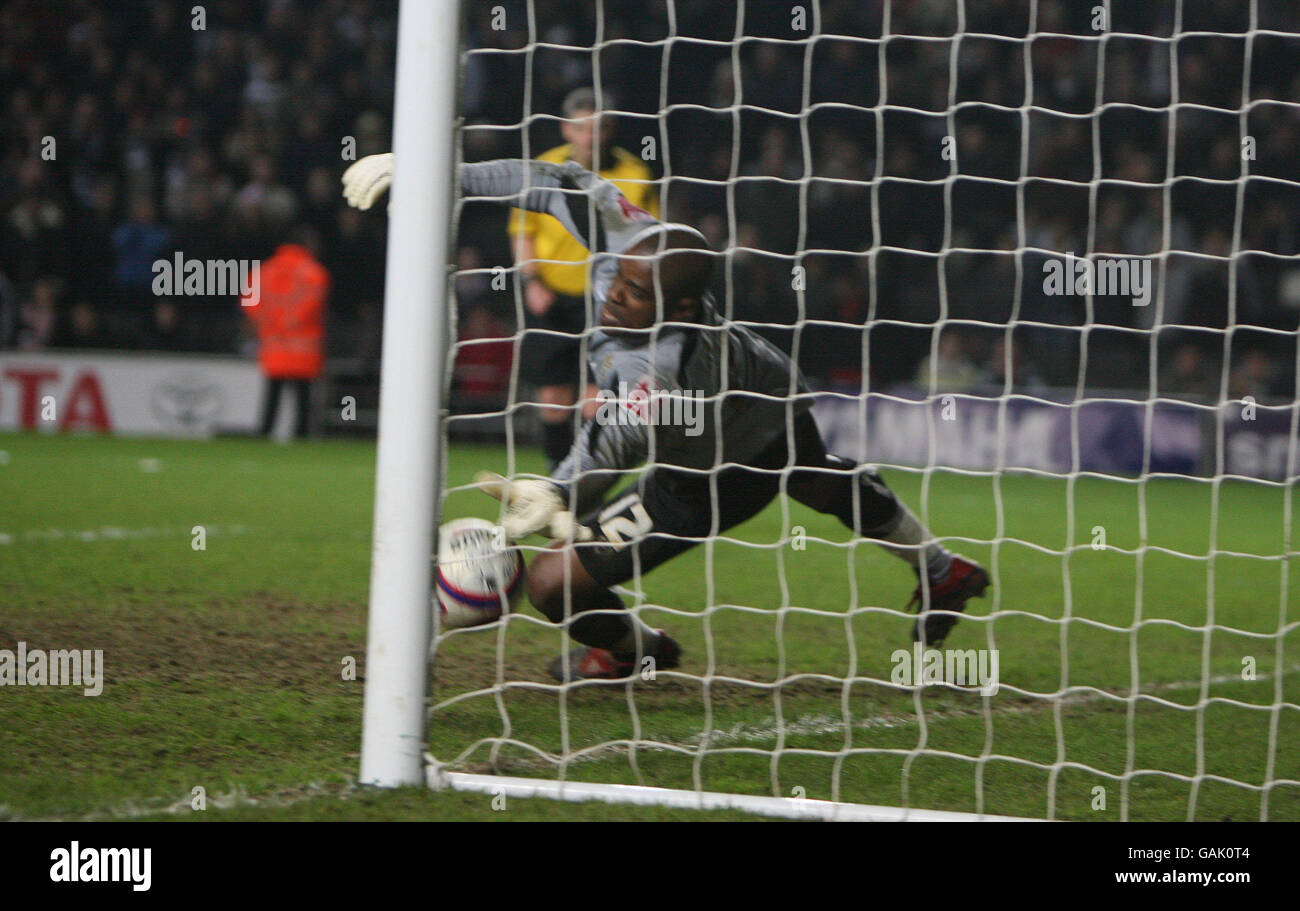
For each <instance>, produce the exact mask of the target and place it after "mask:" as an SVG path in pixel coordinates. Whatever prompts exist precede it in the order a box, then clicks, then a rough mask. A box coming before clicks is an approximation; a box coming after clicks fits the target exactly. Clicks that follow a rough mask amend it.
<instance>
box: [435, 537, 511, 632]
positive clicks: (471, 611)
mask: <svg viewBox="0 0 1300 911" xmlns="http://www.w3.org/2000/svg"><path fill="white" fill-rule="evenodd" d="M501 543H502V542H501V539H500V538H499V537H498V535H497V528H496V526H494V525H493V524H492V523H491V522H488V521H486V520H484V519H456V520H455V521H452V522H448V523H447V524H446V525H444V526H442V530H441V531H440V532H439V534H438V570H437V573H436V579H435V583H436V585H437V595H436V597H435V601H434V603H435V604H436V605H437V606H438V610H437V615H438V625H439V627H440V628H441V629H459V628H461V627H466V626H479V625H480V624H483V623H491V622H492V621H493V620H495V619H497V618H498V617H500V616H501V614H502V613H503V612H505V611H508V610H509V609H510V608H511V607H513V605H514V603H515V602H516V601H517V600H518V599H519V592H520V591H521V590H522V589H523V581H524V561H523V560H522V559H520V556H519V551H517V550H506V549H504V548H502V547H501V546H500V545H501Z"/></svg>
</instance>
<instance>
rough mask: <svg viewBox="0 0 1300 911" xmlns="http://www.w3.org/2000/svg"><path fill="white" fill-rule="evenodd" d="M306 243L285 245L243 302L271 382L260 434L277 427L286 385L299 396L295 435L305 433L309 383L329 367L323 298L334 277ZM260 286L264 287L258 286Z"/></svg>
mask: <svg viewBox="0 0 1300 911" xmlns="http://www.w3.org/2000/svg"><path fill="white" fill-rule="evenodd" d="M313 245H314V244H311V243H310V242H309V243H308V245H303V244H297V243H287V244H283V245H282V246H281V247H280V248H279V249H277V250H276V251H275V254H274V255H273V256H272V257H271V258H270V259H268V260H266V261H265V262H264V263H262V266H261V273H260V280H259V281H258V282H257V283H253V284H252V285H251V287H252V291H251V293H249V294H246V295H244V296H243V297H242V298H241V300H240V304H241V305H242V306H243V308H244V312H245V313H247V314H248V318H249V319H250V320H252V322H253V325H254V326H256V327H257V334H258V337H259V338H260V340H261V346H260V349H259V351H258V362H259V363H260V364H261V366H262V372H263V373H264V374H266V377H267V379H268V380H270V383H269V384H268V387H267V396H266V399H265V402H264V407H263V409H262V433H263V435H267V434H269V433H270V432H271V429H272V428H273V427H274V425H275V416H276V411H277V409H278V405H279V400H280V396H281V392H282V389H283V387H284V386H285V385H286V384H287V385H289V386H290V387H291V388H292V389H293V391H294V393H295V394H296V396H297V408H296V409H295V410H296V412H297V420H296V431H295V436H302V435H303V434H304V433H305V432H306V430H307V407H308V399H309V392H310V390H309V388H308V384H309V382H310V381H311V380H314V379H316V378H317V377H319V376H320V374H321V370H322V369H323V367H324V365H325V300H326V298H327V297H328V296H329V288H330V274H329V272H328V271H327V270H326V269H325V267H324V266H322V265H321V264H320V262H319V261H317V259H316V257H315V256H314V255H313V253H312V251H311V249H309V246H313ZM259 286H260V287H259Z"/></svg>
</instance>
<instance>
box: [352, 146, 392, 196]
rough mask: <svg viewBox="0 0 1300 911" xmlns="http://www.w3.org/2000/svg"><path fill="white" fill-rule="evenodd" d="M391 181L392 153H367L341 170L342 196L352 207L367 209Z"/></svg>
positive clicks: (382, 193)
mask: <svg viewBox="0 0 1300 911" xmlns="http://www.w3.org/2000/svg"><path fill="white" fill-rule="evenodd" d="M392 182H393V153H392V152H384V153H383V154H382V155H367V156H366V157H365V158H362V159H359V160H358V161H355V162H353V163H352V165H351V167H349V168H348V169H347V170H346V171H344V172H343V196H344V198H346V199H347V201H348V203H350V204H351V205H352V206H353V207H355V208H358V209H362V210H365V209H369V208H370V207H371V206H373V205H374V204H375V200H376V199H378V198H379V197H380V196H383V195H384V191H385V190H387V189H388V187H389V184H391V183H392Z"/></svg>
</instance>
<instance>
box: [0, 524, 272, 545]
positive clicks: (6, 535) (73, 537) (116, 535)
mask: <svg viewBox="0 0 1300 911" xmlns="http://www.w3.org/2000/svg"><path fill="white" fill-rule="evenodd" d="M195 524H196V525H202V527H203V530H204V533H205V534H208V535H215V536H218V537H221V536H226V535H230V536H234V535H242V534H245V533H246V532H248V531H249V528H248V526H247V525H203V524H202V523H201V522H199V523H195ZM193 533H194V525H191V526H189V527H187V528H183V527H180V526H174V527H168V528H123V527H121V526H119V525H102V526H100V527H99V528H80V529H66V528H33V529H28V530H27V531H15V532H5V531H0V546H6V545H14V544H37V543H48V542H57V543H83V544H91V543H94V542H96V541H145V540H151V539H157V538H188V537H190V536H191V535H192V534H193Z"/></svg>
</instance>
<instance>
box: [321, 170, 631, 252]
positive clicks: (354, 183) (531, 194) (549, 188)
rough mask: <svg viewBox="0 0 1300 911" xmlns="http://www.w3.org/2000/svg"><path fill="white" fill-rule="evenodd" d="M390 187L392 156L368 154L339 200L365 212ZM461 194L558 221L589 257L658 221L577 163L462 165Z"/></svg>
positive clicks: (620, 245) (622, 244)
mask: <svg viewBox="0 0 1300 911" xmlns="http://www.w3.org/2000/svg"><path fill="white" fill-rule="evenodd" d="M392 182H393V154H392V153H391V152H386V153H384V154H382V155H367V156H366V157H365V158H362V159H361V160H360V161H357V162H356V163H354V164H353V165H352V166H351V167H349V168H348V169H347V170H346V171H345V172H344V173H343V195H344V197H345V198H346V199H347V201H348V202H349V203H350V204H351V205H353V206H355V207H356V208H358V209H369V208H370V207H371V206H372V205H374V204H375V202H376V201H377V200H378V199H379V197H381V196H382V195H383V194H384V193H385V192H386V191H387V190H388V188H389V186H390V185H391V184H392ZM460 189H461V194H462V195H463V196H465V197H466V198H468V199H474V198H478V199H484V198H485V199H494V200H499V201H501V202H506V203H510V204H511V205H515V206H519V207H520V208H522V209H528V210H530V211H532V212H544V213H546V214H547V215H553V216H554V217H555V218H556V219H558V220H559V222H560V224H562V225H563V226H564V228H565V230H566V231H568V232H569V233H570V234H572V235H573V236H574V237H575V238H576V239H577V240H578V242H579V243H581V244H582V245H583V246H584V247H586V248H587V249H588V250H590V251H591V252H593V253H606V252H614V253H617V252H619V251H621V250H623V249H625V248H626V247H627V245H628V242H629V241H631V239H632V238H633V237H635V236H636V235H637V234H638V233H640V232H642V231H644V230H645V229H646V228H647V227H649V226H650V225H653V224H656V223H657V219H656V218H655V217H654V216H653V215H651V214H650V213H649V212H647V211H645V210H644V209H641V208H638V207H637V206H634V205H632V204H631V203H630V202H628V201H627V198H626V197H624V196H623V194H622V193H621V192H619V189H618V187H616V186H614V184H612V183H610V182H609V181H608V180H605V179H604V178H603V177H600V176H598V175H596V174H593V173H591V172H590V171H588V170H586V169H585V168H583V167H582V166H581V165H579V164H578V163H577V162H572V161H569V162H565V163H563V164H555V163H552V162H548V161H526V160H524V159H521V158H502V159H499V160H497V161H483V162H477V163H474V164H466V165H461V169H460Z"/></svg>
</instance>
